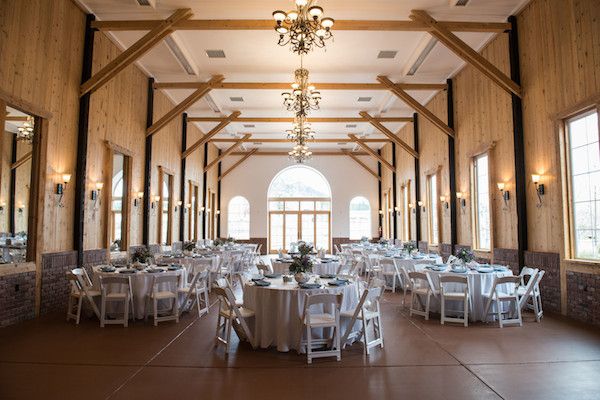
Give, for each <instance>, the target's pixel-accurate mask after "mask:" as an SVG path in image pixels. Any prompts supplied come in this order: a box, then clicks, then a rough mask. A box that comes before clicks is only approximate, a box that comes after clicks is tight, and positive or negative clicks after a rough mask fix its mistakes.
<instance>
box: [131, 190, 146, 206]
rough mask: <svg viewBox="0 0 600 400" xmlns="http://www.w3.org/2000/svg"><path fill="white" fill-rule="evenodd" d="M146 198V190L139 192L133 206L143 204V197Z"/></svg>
mask: <svg viewBox="0 0 600 400" xmlns="http://www.w3.org/2000/svg"><path fill="white" fill-rule="evenodd" d="M143 198H144V192H137V194H136V196H135V197H134V199H133V206H134V207H138V206H139V205H140V204H142V199H143Z"/></svg>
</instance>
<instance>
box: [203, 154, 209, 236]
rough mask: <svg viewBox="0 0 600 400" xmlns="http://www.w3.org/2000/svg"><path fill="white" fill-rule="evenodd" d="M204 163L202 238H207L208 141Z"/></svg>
mask: <svg viewBox="0 0 600 400" xmlns="http://www.w3.org/2000/svg"><path fill="white" fill-rule="evenodd" d="M202 163H203V164H204V173H203V174H202V207H204V210H203V211H202V239H206V177H207V176H208V174H207V173H206V165H207V164H208V143H204V159H203V160H202Z"/></svg>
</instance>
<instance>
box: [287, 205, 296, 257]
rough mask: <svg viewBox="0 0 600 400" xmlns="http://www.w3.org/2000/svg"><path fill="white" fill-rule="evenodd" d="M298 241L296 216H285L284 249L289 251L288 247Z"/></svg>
mask: <svg viewBox="0 0 600 400" xmlns="http://www.w3.org/2000/svg"><path fill="white" fill-rule="evenodd" d="M297 241H298V214H286V215H285V248H286V250H290V247H291V246H290V245H291V244H292V243H295V242H297Z"/></svg>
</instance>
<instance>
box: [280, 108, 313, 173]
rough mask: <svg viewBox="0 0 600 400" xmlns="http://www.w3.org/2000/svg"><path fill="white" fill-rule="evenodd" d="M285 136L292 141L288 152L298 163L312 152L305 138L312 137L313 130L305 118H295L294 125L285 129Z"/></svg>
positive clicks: (304, 160) (305, 159) (308, 157)
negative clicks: (291, 146)
mask: <svg viewBox="0 0 600 400" xmlns="http://www.w3.org/2000/svg"><path fill="white" fill-rule="evenodd" d="M286 133H287V137H288V139H289V140H291V141H292V142H293V143H294V147H293V148H292V151H290V152H289V153H288V154H289V156H290V158H291V159H292V160H294V161H295V162H297V163H298V164H302V163H305V162H306V161H308V160H309V159H310V158H311V156H312V152H311V151H310V150H309V149H308V145H307V144H306V141H307V140H311V139H314V134H315V133H314V132H313V131H312V129H311V128H310V124H309V123H308V122H306V119H305V118H295V121H294V127H293V128H292V129H290V130H288V131H286Z"/></svg>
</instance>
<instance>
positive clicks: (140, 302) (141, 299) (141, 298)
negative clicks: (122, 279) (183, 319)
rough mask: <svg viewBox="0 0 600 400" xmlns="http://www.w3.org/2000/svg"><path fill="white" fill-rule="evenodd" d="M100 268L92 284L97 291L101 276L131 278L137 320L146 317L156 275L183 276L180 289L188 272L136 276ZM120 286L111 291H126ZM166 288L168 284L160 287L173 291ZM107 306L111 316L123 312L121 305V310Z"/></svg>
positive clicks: (160, 304) (181, 297)
mask: <svg viewBox="0 0 600 400" xmlns="http://www.w3.org/2000/svg"><path fill="white" fill-rule="evenodd" d="M100 268H101V266H96V267H93V277H92V283H93V285H94V288H95V289H97V290H100V276H126V277H129V278H130V282H131V290H132V293H133V306H134V312H135V318H137V319H142V318H144V316H145V311H146V296H147V295H148V294H149V293H150V291H151V290H152V280H153V279H154V276H155V275H160V276H164V275H181V279H180V282H179V283H180V287H183V286H184V285H185V278H184V277H186V276H187V271H186V269H185V268H182V269H180V270H178V271H165V272H155V273H149V272H144V271H141V272H136V273H135V274H120V273H119V272H102V271H100ZM117 271H118V270H117ZM120 286H121V287H120V288H116V287H113V288H111V290H113V289H114V290H115V291H120V292H124V291H125V290H126V289H125V288H126V286H124V285H120ZM163 286H164V287H163ZM166 286H168V284H164V285H161V286H160V287H159V289H162V290H169V289H171V290H172V288H167V287H166ZM184 298H185V297H184V296H180V298H179V301H180V303H179V305H180V306H181V305H182V303H183V300H184ZM107 306H108V308H107V312H108V313H109V314H110V313H112V312H121V311H122V307H121V306H120V305H119V309H116V308H113V307H115V306H117V304H109V305H107ZM160 307H162V303H159V309H160ZM165 307H166V306H165Z"/></svg>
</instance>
